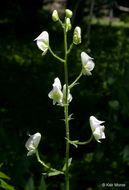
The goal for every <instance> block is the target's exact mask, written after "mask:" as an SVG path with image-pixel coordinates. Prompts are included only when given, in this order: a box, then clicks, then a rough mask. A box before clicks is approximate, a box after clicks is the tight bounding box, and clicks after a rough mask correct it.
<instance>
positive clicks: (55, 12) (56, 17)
mask: <svg viewBox="0 0 129 190" xmlns="http://www.w3.org/2000/svg"><path fill="white" fill-rule="evenodd" d="M52 20H53V21H54V22H56V21H58V20H59V16H58V12H57V10H54V11H53V13H52Z"/></svg>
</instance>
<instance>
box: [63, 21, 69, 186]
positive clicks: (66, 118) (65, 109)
mask: <svg viewBox="0 0 129 190" xmlns="http://www.w3.org/2000/svg"><path fill="white" fill-rule="evenodd" d="M65 23H66V22H65ZM64 46H65V62H64V72H65V84H66V99H65V106H64V114H65V127H66V138H68V139H69V120H68V98H67V97H68V67H67V32H66V26H65V27H64ZM68 160H69V142H68V141H67V140H66V158H65V163H66V171H65V190H69V167H68Z"/></svg>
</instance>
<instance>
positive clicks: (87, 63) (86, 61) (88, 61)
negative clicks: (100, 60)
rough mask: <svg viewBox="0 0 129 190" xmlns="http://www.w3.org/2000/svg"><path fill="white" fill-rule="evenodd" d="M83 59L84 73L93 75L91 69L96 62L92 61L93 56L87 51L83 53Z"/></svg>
mask: <svg viewBox="0 0 129 190" xmlns="http://www.w3.org/2000/svg"><path fill="white" fill-rule="evenodd" d="M81 60H82V67H83V69H82V72H83V74H84V75H88V76H89V75H92V73H91V71H92V70H93V69H94V66H95V64H94V62H93V61H92V60H93V58H91V57H90V56H89V55H87V54H86V53H85V52H82V53H81Z"/></svg>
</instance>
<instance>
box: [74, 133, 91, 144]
mask: <svg viewBox="0 0 129 190" xmlns="http://www.w3.org/2000/svg"><path fill="white" fill-rule="evenodd" d="M92 139H93V134H92V135H91V137H90V139H89V140H88V141H85V142H76V144H79V145H85V144H88V143H90V142H91V141H92Z"/></svg>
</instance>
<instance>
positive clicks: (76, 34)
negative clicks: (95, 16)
mask: <svg viewBox="0 0 129 190" xmlns="http://www.w3.org/2000/svg"><path fill="white" fill-rule="evenodd" d="M73 43H74V44H76V45H78V44H80V43H81V28H80V27H79V26H76V28H75V29H74V33H73Z"/></svg>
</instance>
